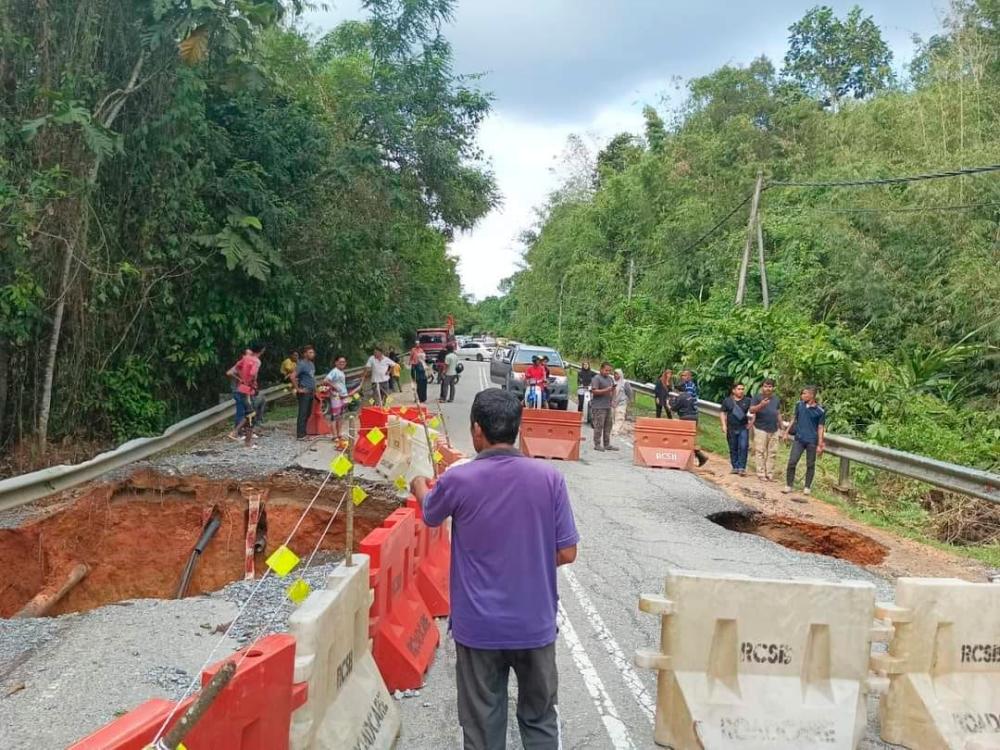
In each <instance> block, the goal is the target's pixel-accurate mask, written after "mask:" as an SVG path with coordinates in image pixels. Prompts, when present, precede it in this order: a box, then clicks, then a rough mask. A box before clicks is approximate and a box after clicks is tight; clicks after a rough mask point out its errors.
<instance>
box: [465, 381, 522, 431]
mask: <svg viewBox="0 0 1000 750" xmlns="http://www.w3.org/2000/svg"><path fill="white" fill-rule="evenodd" d="M471 418H472V424H474V425H475V424H477V425H479V427H480V428H481V429H482V431H483V435H485V436H486V439H487V440H488V441H489V442H490V443H492V444H493V445H497V444H500V443H506V444H509V445H512V444H513V443H514V441H515V440H517V433H518V430H520V428H521V402H520V401H518V399H517V396H515V395H514V394H513V393H511V392H510V391H502V390H500V389H498V388H489V389H487V390H485V391H480V392H479V393H478V394H476V398H475V399H474V400H473V402H472V413H471Z"/></svg>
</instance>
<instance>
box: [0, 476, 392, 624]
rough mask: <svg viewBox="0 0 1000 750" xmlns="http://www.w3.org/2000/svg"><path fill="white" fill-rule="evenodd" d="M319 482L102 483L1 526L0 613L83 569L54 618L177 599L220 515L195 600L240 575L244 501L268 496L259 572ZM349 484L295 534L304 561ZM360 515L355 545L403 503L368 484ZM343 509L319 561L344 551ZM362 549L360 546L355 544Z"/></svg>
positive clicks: (169, 479) (193, 589)
mask: <svg viewBox="0 0 1000 750" xmlns="http://www.w3.org/2000/svg"><path fill="white" fill-rule="evenodd" d="M319 485H320V480H319V479H317V478H316V477H315V476H311V475H308V474H305V473H302V474H298V473H280V474H276V475H273V476H271V477H269V478H268V479H266V480H261V481H259V482H253V483H246V482H244V483H241V482H237V481H235V480H230V481H218V480H209V479H204V478H200V477H176V476H165V475H161V474H155V473H151V472H138V473H136V474H133V475H132V476H131V477H129V478H128V479H127V480H124V481H121V482H116V483H109V484H99V485H95V486H93V487H91V488H89V489H87V490H86V491H84V492H83V493H81V494H79V496H78V497H76V498H75V499H72V500H68V501H66V502H65V503H62V502H57V503H54V504H53V505H52V506H51V510H50V511H49V512H48V513H47V514H46V515H44V516H43V517H41V518H36V519H33V520H31V521H29V522H27V523H25V524H23V525H22V526H20V527H17V528H5V529H0V617H5V618H6V617H12V616H13V615H15V614H16V613H18V612H20V611H21V610H22V608H24V607H25V606H26V605H27V604H28V603H29V602H32V601H33V600H34V601H36V602H37V601H38V599H39V597H43V596H48V595H50V594H51V593H52V592H54V591H56V590H58V589H59V588H60V587H62V586H63V584H64V583H65V582H66V581H67V578H68V576H69V575H70V572H71V571H72V570H73V569H74V568H77V567H78V566H80V565H81V564H84V565H86V566H88V567H89V573H88V574H87V575H86V576H85V577H84V578H83V579H82V580H81V581H80V582H79V583H78V584H76V585H75V586H73V587H72V588H71V589H70V590H69V591H68V593H66V594H65V596H63V597H62V598H61V599H60V600H59V601H58V602H57V603H56V605H55V606H54V607H52V609H51V610H50V611H49V612H48V613H47V614H49V615H58V614H65V613H67V612H82V611H86V610H89V609H93V608H95V607H100V606H102V605H105V604H110V603H112V602H118V601H122V600H125V599H140V598H158V599H169V598H174V597H175V596H176V593H177V589H178V585H179V583H180V579H181V574H182V571H183V569H184V566H185V564H186V562H187V560H188V557H189V556H190V554H191V550H192V548H193V547H194V544H195V542H196V541H197V540H198V537H199V536H200V535H201V532H202V528H203V527H204V525H205V523H206V521H207V520H208V518H209V517H210V515H211V513H212V511H213V509H217V510H218V514H219V516H220V519H221V524H220V526H219V529H218V531H217V532H216V534H215V536H214V537H213V538H212V540H211V541H210V542H209V544H208V546H207V548H206V549H205V552H204V554H202V555H201V557H200V558H199V560H198V562H197V565H196V567H195V572H194V575H193V577H192V579H191V582H190V585H189V587H188V590H187V595H188V596H193V595H197V594H202V593H205V592H209V591H215V590H218V589H220V588H222V587H223V586H225V585H226V584H227V583H229V582H231V581H235V580H238V579H242V578H243V574H244V568H245V558H246V551H245V548H246V528H247V516H248V510H247V506H248V503H247V497H248V496H250V495H251V494H252V493H254V492H256V491H260V492H262V493H263V495H264V498H265V505H264V507H265V509H266V524H267V534H266V538H267V544H266V548H265V550H264V552H263V553H261V554H258V555H257V556H256V560H255V567H256V570H257V573H258V576H259V575H260V572H261V571H262V570H263V569H264V567H265V566H264V560H265V559H266V557H267V556H268V555H269V554H270V553H271V552H273V551H274V549H275V548H277V547H278V546H279V545H280V544H281V543H282V542H283V541H284V540H285V539H286V538H287V536H288V534H289V533H290V532H291V530H292V528H293V527H294V525H295V523H296V522H297V521H298V519H299V517H300V516H301V515H302V511H303V510H304V508H305V506H306V505H307V504H308V503H309V501H310V500H311V499H312V497H313V495H315V494H316V490H317V489H318V488H319ZM344 489H345V485H344V484H342V483H341V482H339V481H331V482H329V483H328V484H327V485H326V487H325V488H324V489H323V491H322V492H321V493H320V495H319V497H318V498H317V500H316V503H315V504H314V505H313V507H312V509H311V510H310V511H309V512H308V513H307V514H306V515H305V517H304V518H303V520H302V524H301V525H300V527H299V529H298V530H297V531H296V533H295V536H294V538H293V542H292V544H291V545H290V547H291V548H292V550H293V551H294V552H295V553H296V554H298V555H299V557H300V558H302V559H303V560H304V559H305V558H306V557H307V556H308V555H309V554H310V553H311V552H312V550H313V548H314V547H315V546H316V543H317V542H318V541H319V539H320V537H321V536H322V535H323V531H324V529H325V528H326V525H327V522H328V521H329V520H330V515H331V513H332V512H333V510H334V509H335V508H336V507H337V505H338V503H339V502H340V500H341V497H342V496H343V493H344ZM366 489H367V490H368V492H369V497H368V498H367V499H366V500H365V502H364V503H362V505H360V506H359V507H357V508H356V509H355V516H354V534H355V537H354V538H355V540H360V539H363V538H364V536H365V535H366V534H367V533H368V532H369V531H371V530H372V529H373V528H376V527H378V526H380V525H381V524H382V521H383V520H384V519H385V517H386V516H387V515H388V514H389V513H390V512H392V510H393V509H395V508H396V507H398V505H399V501H398V500H397V499H396V497H395V496H394V495H393V494H392V493H391V492H388V491H386V490H383V489H381V488H376V487H367V488H366ZM347 503H350V498H348V499H347V500H346V502H345V504H344V506H342V507H341V512H340V513H339V514H338V515H337V518H336V520H335V521H334V522H333V524H332V526H331V528H330V530H329V532H327V534H326V535H325V536H324V537H323V540H322V542H321V543H320V547H319V552H318V553H317V561H324V560H326V559H329V558H330V557H331V556H333V555H337V554H339V553H342V552H343V550H344V538H345V523H344V511H343V508H344V507H346V504H347ZM355 544H356V542H355Z"/></svg>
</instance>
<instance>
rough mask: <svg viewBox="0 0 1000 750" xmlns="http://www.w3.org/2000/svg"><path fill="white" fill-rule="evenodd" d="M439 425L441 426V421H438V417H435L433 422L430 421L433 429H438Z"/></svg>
mask: <svg viewBox="0 0 1000 750" xmlns="http://www.w3.org/2000/svg"><path fill="white" fill-rule="evenodd" d="M439 424H441V420H440V419H438V418H437V417H434V418H433V419H432V420H431V421H430V425H431V427H437V426H438V425H439Z"/></svg>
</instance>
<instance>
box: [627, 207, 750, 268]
mask: <svg viewBox="0 0 1000 750" xmlns="http://www.w3.org/2000/svg"><path fill="white" fill-rule="evenodd" d="M752 199H753V193H752V192H751V193H749V194H748V195H747V197H746V198H744V199H743V200H741V201H740V202H739V203H738V204H737V205H736V206H735V207H733V210H732V211H730V212H729V213H728V214H726V215H725V216H723V217H722V218H721V219H719V221H718V222H716V224H715V226H713V227H712V228H711V229H709V230H708V231H707V232H705V233H704V234H703V235H701V236H700V237H699V238H698V239H696V240H695V241H694V242H691V243H689V244H688V245H687V246H686V247H684V249H683V250H681V251H680V252H679V253H677V255H684V253H686V252H688V251H689V250H693V249H694V248H696V247H697V246H698V245H700V244H701V243H702V242H704V241H705V240H706V239H708V238H709V237H710V236H711V235H713V234H715V232H717V231H718V230H719V229H721V228H722V225H723V224H725V223H726V222H727V221H729V220H730V219H731V218H733V216H734V215H735V214H736V212H737V211H739V210H740V209H741V208H743V207H744V206H745V205H746V204H747V203H749V202H750V201H751V200H752ZM668 260H672V258H661V259H660V260H656V261H653V262H652V263H645V264H643V267H644V268H652V267H653V266H658V265H660V264H661V263H666V262H667V261H668Z"/></svg>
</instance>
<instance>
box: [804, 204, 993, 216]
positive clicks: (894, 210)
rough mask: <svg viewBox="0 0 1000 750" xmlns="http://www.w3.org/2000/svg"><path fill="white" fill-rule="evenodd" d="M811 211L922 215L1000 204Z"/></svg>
mask: <svg viewBox="0 0 1000 750" xmlns="http://www.w3.org/2000/svg"><path fill="white" fill-rule="evenodd" d="M804 208H806V209H807V210H809V211H819V212H820V213H859V214H881V213H920V212H922V211H971V210H973V209H976V208H1000V203H965V204H961V205H955V206H886V207H885V208H864V207H844V208H835V207H820V206H804Z"/></svg>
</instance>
